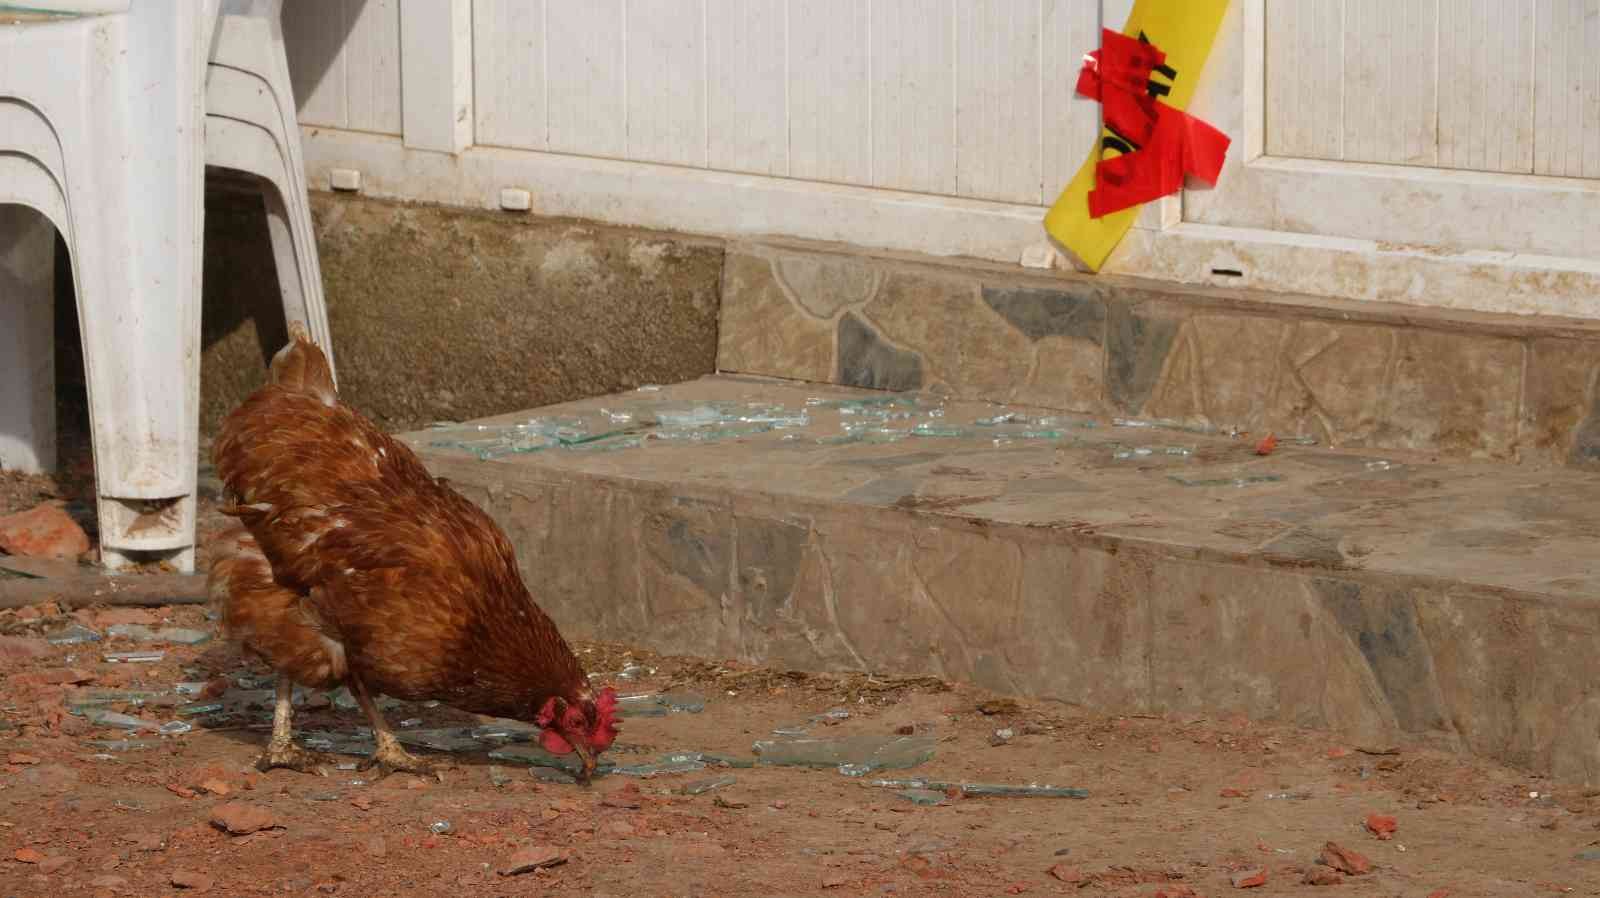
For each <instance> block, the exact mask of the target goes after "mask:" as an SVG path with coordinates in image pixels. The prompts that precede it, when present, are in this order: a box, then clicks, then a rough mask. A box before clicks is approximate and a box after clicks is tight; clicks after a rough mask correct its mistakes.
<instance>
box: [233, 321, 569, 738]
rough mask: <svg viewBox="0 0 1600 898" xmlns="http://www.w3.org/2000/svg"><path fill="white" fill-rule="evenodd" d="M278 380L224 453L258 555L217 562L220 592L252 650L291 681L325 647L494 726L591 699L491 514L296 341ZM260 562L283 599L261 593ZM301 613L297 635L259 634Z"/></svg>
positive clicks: (238, 513)
mask: <svg viewBox="0 0 1600 898" xmlns="http://www.w3.org/2000/svg"><path fill="white" fill-rule="evenodd" d="M272 372H273V383H271V384H269V385H268V386H266V387H264V388H262V389H261V390H260V391H258V392H257V393H256V394H255V395H253V396H251V397H250V398H249V399H248V400H246V401H245V402H244V403H243V404H242V405H241V406H240V407H239V408H238V409H236V410H234V412H233V413H232V414H230V415H229V416H228V418H227V420H226V421H225V422H224V424H223V428H222V433H221V435H220V437H219V438H218V440H217V442H216V446H215V449H214V452H213V456H214V459H215V462H216V467H217V471H218V473H219V475H220V476H221V478H222V480H223V483H224V484H225V486H226V489H227V494H228V497H229V499H230V500H231V503H232V504H231V505H230V507H228V508H226V509H224V510H225V512H226V513H228V514H231V515H233V516H235V517H237V518H238V520H239V521H240V523H241V524H242V525H243V527H244V528H245V529H246V530H248V536H249V538H250V542H249V544H248V545H249V547H250V548H244V546H245V545H246V544H245V543H244V542H242V541H241V542H239V546H240V547H241V548H239V549H237V550H236V551H233V552H232V553H231V554H229V555H228V556H226V557H223V556H222V555H220V554H219V562H218V567H216V568H214V569H213V574H212V579H213V583H214V584H217V583H218V582H219V578H220V580H221V581H224V585H229V584H231V585H232V586H233V587H234V589H233V591H232V592H230V593H229V599H228V603H229V610H228V611H227V612H226V614H228V615H229V618H230V619H231V620H238V621H240V622H241V623H242V624H243V625H244V628H243V629H244V632H245V633H246V634H247V635H246V637H245V639H246V643H247V644H248V645H250V646H251V647H252V648H254V649H255V650H257V651H259V652H261V653H262V654H265V655H267V656H268V658H269V660H270V661H272V663H273V664H274V666H280V669H282V665H284V664H287V663H289V662H290V660H291V659H300V660H296V661H293V664H292V666H294V667H296V669H299V668H301V667H305V666H307V665H309V666H311V667H315V665H314V664H311V663H310V662H309V661H306V660H305V658H306V657H308V656H310V655H313V654H315V652H314V651H313V649H312V647H311V646H310V642H311V641H312V640H313V638H315V639H316V640H317V641H321V640H322V639H324V638H326V639H327V640H331V642H332V643H333V644H335V645H337V646H340V647H342V652H343V662H344V663H346V664H348V665H349V668H350V670H351V671H352V672H354V673H355V674H357V675H359V676H360V677H361V678H362V679H363V680H364V681H365V682H367V683H368V684H369V685H370V686H372V688H373V689H374V690H375V691H378V692H383V693H386V694H389V695H393V696H396V697H400V698H407V699H422V698H434V699H440V700H444V701H448V702H451V703H452V704H456V705H458V706H460V707H463V708H465V709H467V710H472V711H478V712H480V713H487V714H497V715H504V716H518V715H521V714H526V713H529V711H530V707H531V708H537V707H538V704H539V703H540V702H542V701H543V700H544V699H545V698H547V697H549V696H551V695H561V696H563V697H569V698H570V697H571V696H572V695H574V694H576V692H577V691H579V690H581V689H584V688H586V687H587V680H586V678H585V676H584V674H583V671H582V667H581V666H580V665H579V664H578V661H577V659H576V657H575V656H574V655H573V654H572V651H571V649H570V648H569V647H568V646H567V644H566V642H565V640H563V639H562V637H561V635H560V634H559V633H558V632H557V630H556V627H555V625H554V623H553V622H552V621H551V620H550V619H549V618H548V617H547V616H546V615H545V613H544V612H543V611H542V610H541V609H540V608H539V607H538V605H536V604H535V603H534V601H533V598H532V597H531V595H530V594H529V593H528V591H527V589H526V587H525V586H524V585H523V582H522V578H521V575H520V573H519V572H518V570H517V566H516V559H515V554H514V552H513V551H512V548H511V545H510V542H509V541H508V540H507V539H506V537H505V534H504V533H503V532H502V531H501V530H500V528H499V527H498V526H497V525H496V524H495V523H494V522H493V521H492V520H491V519H490V518H489V517H488V515H486V514H485V513H484V512H483V511H482V510H481V509H479V508H478V507H477V506H475V505H473V504H472V503H471V502H469V501H467V500H466V499H465V498H463V497H462V496H460V495H459V494H457V493H456V492H455V491H454V490H451V489H450V488H449V487H447V486H445V485H443V484H442V483H441V482H439V481H437V480H435V479H434V478H433V477H432V476H431V475H430V474H429V473H428V472H427V470H426V469H425V468H424V467H423V465H422V463H421V462H420V461H419V460H418V459H417V457H416V456H415V454H414V453H412V451H411V450H410V449H409V448H408V447H407V446H406V445H405V444H403V443H401V442H399V441H398V440H395V439H392V438H391V437H389V436H388V435H387V434H385V433H383V432H382V431H380V430H378V428H377V427H375V426H374V425H373V424H372V423H371V422H369V421H367V420H366V419H365V418H363V417H362V416H361V415H359V414H357V413H356V412H355V411H353V410H352V409H350V408H348V407H346V406H344V405H342V404H340V403H339V402H338V400H337V396H336V394H335V393H334V390H333V381H332V375H331V371H330V370H329V368H328V366H327V362H326V359H325V358H324V357H323V355H322V353H321V352H320V351H319V350H317V349H316V347H315V346H313V345H312V344H311V343H310V342H309V341H306V340H303V339H296V340H294V341H292V342H291V344H290V345H289V346H288V347H286V348H285V349H284V351H283V352H280V353H279V354H278V355H277V356H276V357H275V358H274V359H273V363H272ZM252 553H253V554H252ZM262 562H264V563H265V564H266V565H269V566H270V568H269V573H270V581H271V583H272V584H274V585H275V586H276V588H277V590H276V591H273V590H270V589H267V588H266V587H265V586H264V585H263V580H262V576H261V575H262V571H261V563H262ZM219 570H220V571H221V572H222V573H221V574H220V575H219V573H218V571H219ZM252 578H253V579H252ZM241 587H242V592H241ZM216 588H217V587H216V586H214V589H216ZM224 591H225V592H227V590H224ZM290 596H292V597H293V599H294V603H291V602H289V599H288V597H290ZM296 603H297V604H296ZM291 605H293V606H294V607H291ZM246 606H250V607H249V609H248V610H247V609H246ZM294 615H298V618H297V619H298V621H299V623H282V622H280V623H276V624H273V625H266V624H264V623H262V619H264V618H267V617H272V618H274V619H275V620H279V619H281V620H282V621H288V620H289V619H290V618H291V616H294ZM232 628H233V625H232V624H231V623H230V630H231V629H232ZM322 651H323V652H324V653H326V649H325V648H324V649H322ZM330 663H331V662H330ZM296 679H300V677H299V676H298V675H296ZM305 682H311V681H310V680H306V681H305Z"/></svg>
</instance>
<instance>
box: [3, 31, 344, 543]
mask: <svg viewBox="0 0 1600 898" xmlns="http://www.w3.org/2000/svg"><path fill="white" fill-rule="evenodd" d="M7 5H8V4H6V3H4V2H0V467H4V468H6V469H8V470H13V469H20V470H25V471H26V470H43V469H49V468H50V467H52V466H53V465H54V462H55V459H54V455H55V451H54V411H53V402H54V398H53V395H52V394H53V374H52V371H53V368H52V364H53V363H52V358H53V342H52V337H51V327H50V321H51V310H50V308H49V306H50V303H49V298H50V296H51V293H50V284H51V279H52V271H53V266H54V252H53V250H54V234H53V233H52V232H51V227H50V226H53V228H54V229H55V230H59V232H60V234H61V236H62V237H63V238H64V240H65V243H66V245H67V247H68V250H69V252H70V254H71V261H72V274H73V282H74V289H75V293H76V296H77V302H78V320H79V323H80V326H81V331H82V333H83V350H84V351H83V357H84V367H85V374H86V375H87V376H86V380H87V383H88V395H89V414H90V422H91V427H92V430H93V445H94V459H95V475H96V487H97V492H98V519H99V528H100V545H101V560H102V563H103V564H104V565H105V566H107V567H110V568H118V567H125V566H127V565H129V564H133V563H137V562H142V561H153V560H165V561H167V562H168V563H170V564H171V565H173V566H175V567H177V568H178V569H180V570H185V571H187V570H192V569H193V567H194V544H195V480H196V466H197V462H198V459H197V448H198V425H199V382H200V284H201V280H200V272H201V256H202V240H203V235H204V227H203V222H204V214H205V212H204V187H205V177H204V175H205V170H204V166H205V165H206V164H207V163H209V164H212V165H216V166H220V167H226V168H230V169H236V170H239V171H243V172H247V173H250V174H252V175H255V176H257V177H259V178H261V179H262V184H263V186H264V188H265V189H264V190H263V193H264V195H265V197H266V207H267V210H268V216H269V233H270V234H271V236H272V243H273V251H274V256H275V258H276V261H277V268H278V280H279V284H280V287H281V289H282V293H283V298H284V312H285V316H286V317H287V318H288V319H289V320H291V321H300V322H303V323H304V324H305V325H306V327H307V329H308V330H309V331H310V332H311V334H312V336H313V337H314V338H315V339H316V340H317V342H318V343H319V344H321V345H322V346H323V347H324V348H325V349H330V344H329V339H328V326H327V315H326V310H325V308H324V305H323V296H322V287H321V278H320V276H319V273H318V272H319V269H318V263H317V255H316V246H315V243H314V242H313V238H312V231H311V216H310V210H309V208H308V206H307V200H306V187H305V176H304V174H303V169H302V166H301V163H300V150H299V132H298V130H297V127H296V124H295V104H294V100H293V97H292V94H291V90H290V86H289V74H288V69H287V63H286V61H285V57H284V52H283V40H282V30H281V28H280V26H279V18H278V17H279V7H280V5H281V0H195V2H190V0H27V2H26V6H27V7H28V8H29V9H31V10H39V9H40V8H41V7H44V8H48V9H49V11H51V12H54V13H59V14H61V15H58V16H40V15H31V14H30V15H17V14H11V15H8V11H7V9H6V6H7ZM13 5H21V4H13ZM8 19H10V20H13V21H11V22H10V23H9V24H8V23H7V20H8ZM45 222H48V225H47V224H45Z"/></svg>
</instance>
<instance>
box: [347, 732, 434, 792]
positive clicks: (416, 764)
mask: <svg viewBox="0 0 1600 898" xmlns="http://www.w3.org/2000/svg"><path fill="white" fill-rule="evenodd" d="M374 767H376V768H378V775H379V777H385V776H388V775H389V774H391V773H412V774H416V775H417V776H422V777H429V778H432V779H436V780H439V781H440V782H444V776H443V774H441V773H440V772H439V768H438V766H437V765H435V764H434V763H433V762H431V761H424V760H422V759H421V758H419V757H417V756H416V755H413V754H411V753H410V752H408V751H406V750H405V749H403V748H401V747H400V743H398V742H388V743H385V742H381V741H380V742H379V743H378V749H377V750H376V751H374V752H373V753H372V756H371V757H369V758H367V759H366V760H365V761H362V762H361V763H360V765H358V766H357V767H356V769H357V770H371V769H372V768H374Z"/></svg>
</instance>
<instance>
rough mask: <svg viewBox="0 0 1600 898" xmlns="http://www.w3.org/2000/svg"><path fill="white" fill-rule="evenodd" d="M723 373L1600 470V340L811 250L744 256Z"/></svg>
mask: <svg viewBox="0 0 1600 898" xmlns="http://www.w3.org/2000/svg"><path fill="white" fill-rule="evenodd" d="M718 339H719V348H718V354H717V368H718V370H720V371H725V372H737V373H742V374H759V375H765V376H771V377H784V378H792V379H796V380H805V381H812V382H817V383H836V384H842V385H848V386H859V387H872V388H877V389H890V390H917V389H940V390H944V391H946V392H949V393H950V394H952V395H956V396H961V397H963V398H969V399H985V400H993V401H999V402H1020V403H1028V404H1034V405H1040V406H1045V407H1048V408H1055V409H1062V410H1065V411H1072V412H1083V413H1092V414H1109V415H1143V416H1150V417H1159V418H1172V419H1181V420H1186V421H1190V422H1193V423H1197V424H1202V423H1204V424H1210V425H1213V426H1216V427H1242V428H1246V429H1249V430H1262V429H1275V430H1279V431H1288V432H1294V433H1309V434H1315V435H1317V436H1318V437H1319V438H1320V439H1321V440H1322V441H1323V442H1324V443H1325V444H1329V445H1336V446H1342V447H1347V448H1360V449H1372V450H1378V451H1391V450H1399V449H1406V450H1416V451H1427V452H1437V453H1439V454H1441V456H1443V457H1449V458H1472V459H1492V460H1497V461H1506V462H1516V463H1520V464H1534V465H1550V464H1573V465H1580V466H1588V467H1596V466H1600V407H1597V405H1596V403H1597V401H1600V395H1597V393H1596V390H1595V383H1596V377H1597V373H1600V322H1597V321H1592V320H1575V319H1564V318H1549V317H1535V316H1526V315H1495V314H1486V313H1481V312H1471V311H1462V310H1452V309H1447V308H1423V307H1419V306H1414V305H1412V306H1407V305H1400V304H1394V303H1383V302H1375V301H1368V302H1357V301H1351V300H1341V299H1332V298H1327V297H1315V296H1304V295H1295V294H1282V293H1269V292H1264V291H1251V290H1226V289H1219V288H1215V287H1203V286H1194V285H1184V284H1173V283H1166V282H1160V281H1150V280H1143V279H1138V278H1129V277H1117V276H1108V275H1079V274H1071V273H1064V272H1055V273H1049V274H1041V273H1027V272H1023V271H1021V270H1019V269H1016V268H1014V267H1010V268H1007V267H1003V266H997V265H991V264H987V263H982V262H976V261H972V260H929V259H925V258H915V257H909V258H908V257H888V256H877V255H866V254H863V253H860V252H855V251H848V250H841V249H837V248H826V247H818V246H815V245H810V244H793V243H771V242H769V243H742V244H736V245H733V246H730V247H729V248H728V251H727V254H726V257H725V262H724V270H723V278H722V303H721V316H720V328H719V338H718Z"/></svg>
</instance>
